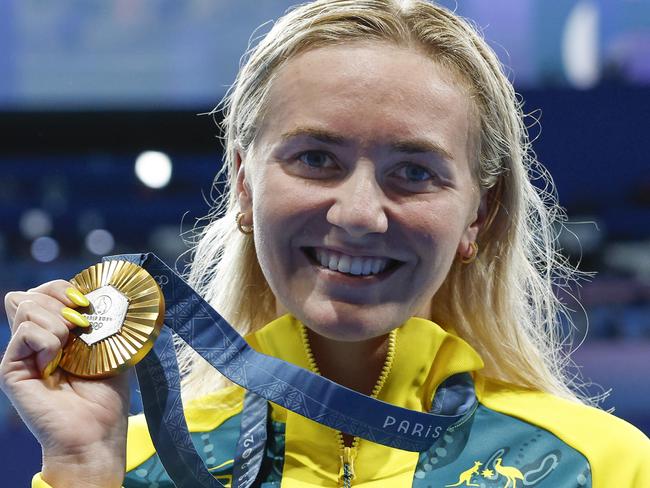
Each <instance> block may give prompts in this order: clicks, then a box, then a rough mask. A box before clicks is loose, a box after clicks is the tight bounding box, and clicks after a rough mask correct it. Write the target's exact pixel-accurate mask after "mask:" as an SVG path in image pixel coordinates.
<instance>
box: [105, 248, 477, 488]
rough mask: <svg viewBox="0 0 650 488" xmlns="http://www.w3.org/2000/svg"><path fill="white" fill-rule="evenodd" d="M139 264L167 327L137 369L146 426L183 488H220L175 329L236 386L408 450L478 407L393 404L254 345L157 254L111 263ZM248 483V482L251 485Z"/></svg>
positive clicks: (424, 446)
mask: <svg viewBox="0 0 650 488" xmlns="http://www.w3.org/2000/svg"><path fill="white" fill-rule="evenodd" d="M115 259H117V260H125V261H130V262H133V263H135V264H137V265H139V266H141V267H143V268H144V269H145V270H147V271H148V272H149V274H151V275H152V276H153V277H154V279H155V280H156V281H157V283H158V284H159V286H160V287H161V289H162V291H163V294H164V297H165V323H164V326H163V327H162V329H161V332H160V335H159V337H158V339H157V340H156V342H155V344H154V346H153V348H152V350H151V351H150V352H149V353H148V354H147V356H145V358H144V359H143V360H142V361H141V362H140V363H138V364H137V365H136V372H137V375H138V382H139V384H140V389H141V394H142V400H143V405H144V409H145V415H146V417H147V424H148V426H149V432H150V434H151V437H152V440H153V442H154V445H155V446H156V449H157V452H158V455H159V457H160V459H161V461H162V463H163V465H164V466H165V469H166V470H167V472H168V474H169V475H170V477H171V478H172V479H173V480H174V482H175V483H176V486H177V487H179V488H181V487H188V488H189V487H196V486H200V487H206V488H207V487H210V488H220V487H221V486H222V485H221V483H219V481H217V480H216V479H215V478H214V477H213V476H212V475H211V474H210V473H209V472H208V470H207V468H206V466H205V464H204V463H203V460H202V459H201V457H200V456H199V455H198V453H197V452H196V449H195V447H194V444H193V443H192V440H191V437H190V434H189V431H188V428H187V424H186V422H185V416H184V413H183V404H182V401H181V390H180V373H179V369H178V363H177V361H176V353H175V350H174V345H173V336H172V331H173V332H174V333H175V334H177V335H178V336H179V337H180V338H181V339H182V340H183V341H185V342H186V343H187V344H188V345H189V346H190V347H192V349H194V350H195V351H196V352H197V353H198V354H199V355H201V356H202V357H203V358H204V359H205V360H206V361H208V362H209V363H210V364H211V365H212V366H213V367H214V368H216V369H217V370H219V372H221V374H223V375H224V376H225V377H226V378H228V379H229V380H231V381H232V382H233V383H236V384H238V385H240V386H241V387H243V388H245V389H246V390H248V391H249V392H252V393H254V394H256V395H258V396H259V397H262V398H263V399H266V400H268V401H271V402H273V403H275V404H277V405H280V406H282V407H284V408H286V409H288V410H291V411H292V412H295V413H297V414H299V415H302V416H304V417H307V418H309V419H311V420H313V421H315V422H318V423H320V424H323V425H326V426H328V427H331V428H332V429H335V430H339V431H342V432H345V433H347V434H350V435H353V436H358V437H362V438H364V439H367V440H370V441H372V442H376V443H379V444H383V445H386V446H390V447H394V448H397V449H404V450H407V451H416V452H422V451H426V450H427V449H429V448H430V447H431V446H432V445H433V443H434V442H435V441H436V440H437V439H438V438H439V436H440V435H441V434H442V433H444V432H445V431H446V430H447V428H449V427H450V426H451V425H452V424H454V423H456V422H458V421H459V420H461V419H462V418H463V417H464V414H465V413H466V412H467V411H468V410H469V409H470V407H471V406H472V405H473V404H474V403H475V400H474V396H473V395H474V393H473V390H472V392H471V393H469V392H468V395H471V398H470V399H469V401H466V402H465V403H466V405H467V407H466V408H463V409H461V410H462V411H460V412H454V413H455V414H454V415H441V414H433V413H424V412H418V411H415V410H409V409H406V408H402V407H398V406H395V405H391V404H389V403H386V402H383V401H381V400H377V399H374V398H371V397H369V396H366V395H363V394H362V393H358V392H356V391H354V390H350V389H349V388H346V387H344V386H341V385H339V384H337V383H334V382H333V381H331V380H329V379H327V378H324V377H322V376H319V375H316V374H314V373H312V372H310V371H307V370H305V369H302V368H300V367H298V366H296V365H294V364H291V363H288V362H286V361H283V360H281V359H278V358H274V357H271V356H267V355H265V354H262V353H259V352H257V351H255V350H254V349H253V348H251V347H250V346H249V345H248V343H247V342H246V341H245V340H244V338H242V337H241V336H240V335H239V333H238V332H237V331H236V330H235V329H234V328H233V327H232V326H231V325H230V324H229V323H228V322H227V321H226V320H225V319H224V318H223V317H222V316H221V315H219V313H218V312H217V311H216V310H214V308H212V307H211V306H210V305H209V304H208V303H207V302H206V301H205V300H203V298H202V297H201V296H199V295H198V293H196V292H195V291H194V290H193V289H192V288H191V287H190V286H189V285H188V284H187V283H186V282H185V281H184V280H183V279H182V278H181V277H180V276H178V275H177V274H176V273H175V272H174V271H173V270H172V269H171V268H169V267H168V266H167V265H166V264H165V263H164V262H162V261H161V260H160V259H159V258H158V257H157V256H156V255H155V254H153V253H145V254H125V255H119V256H110V257H106V258H104V260H105V261H110V260H115ZM245 484H246V483H245Z"/></svg>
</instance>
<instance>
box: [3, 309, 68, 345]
mask: <svg viewBox="0 0 650 488" xmlns="http://www.w3.org/2000/svg"><path fill="white" fill-rule="evenodd" d="M23 322H34V323H35V324H38V325H39V326H41V327H42V328H44V329H45V330H47V331H49V332H51V333H52V334H54V335H55V336H56V337H58V338H59V340H60V341H61V347H63V346H64V345H65V344H66V342H67V341H68V335H69V331H70V328H71V327H75V326H74V325H70V323H69V322H68V321H67V320H65V319H64V318H63V316H62V315H61V313H58V314H57V313H52V312H51V311H50V310H48V309H46V308H43V307H41V306H40V305H39V304H38V303H36V302H35V301H33V300H26V301H24V302H21V303H20V305H18V310H16V317H15V318H14V323H13V324H12V325H13V326H14V327H17V325H19V324H22V323H23Z"/></svg>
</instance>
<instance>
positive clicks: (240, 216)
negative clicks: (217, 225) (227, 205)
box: [235, 212, 253, 236]
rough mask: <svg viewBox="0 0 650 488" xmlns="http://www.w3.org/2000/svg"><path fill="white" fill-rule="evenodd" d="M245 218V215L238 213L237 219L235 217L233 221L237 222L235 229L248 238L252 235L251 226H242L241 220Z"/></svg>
mask: <svg viewBox="0 0 650 488" xmlns="http://www.w3.org/2000/svg"><path fill="white" fill-rule="evenodd" d="M245 216H246V214H245V213H244V212H238V213H237V217H235V221H236V222H237V229H239V232H241V233H242V234H244V235H247V236H248V235H251V234H252V233H253V226H252V225H244V224H242V220H243V219H244V217H245Z"/></svg>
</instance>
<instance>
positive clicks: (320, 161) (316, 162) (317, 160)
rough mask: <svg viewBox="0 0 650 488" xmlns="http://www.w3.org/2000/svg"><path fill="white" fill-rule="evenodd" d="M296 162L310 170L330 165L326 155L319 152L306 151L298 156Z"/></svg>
mask: <svg viewBox="0 0 650 488" xmlns="http://www.w3.org/2000/svg"><path fill="white" fill-rule="evenodd" d="M298 160H299V161H302V162H303V163H305V164H306V165H307V166H309V167H310V168H323V167H325V166H327V165H328V163H331V159H330V157H329V156H328V155H327V153H324V152H321V151H306V152H304V153H302V154H300V155H299V156H298Z"/></svg>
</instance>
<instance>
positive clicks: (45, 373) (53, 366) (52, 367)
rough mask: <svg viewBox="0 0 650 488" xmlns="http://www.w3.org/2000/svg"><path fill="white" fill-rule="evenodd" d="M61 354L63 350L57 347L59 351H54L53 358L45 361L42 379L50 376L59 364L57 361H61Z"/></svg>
mask: <svg viewBox="0 0 650 488" xmlns="http://www.w3.org/2000/svg"><path fill="white" fill-rule="evenodd" d="M62 355H63V351H62V350H61V349H59V352H58V353H56V356H54V359H52V361H50V362H49V363H47V366H45V369H43V379H44V380H46V379H48V378H49V377H50V375H51V374H52V373H54V370H55V369H56V368H57V367H58V366H59V361H61V356H62Z"/></svg>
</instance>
